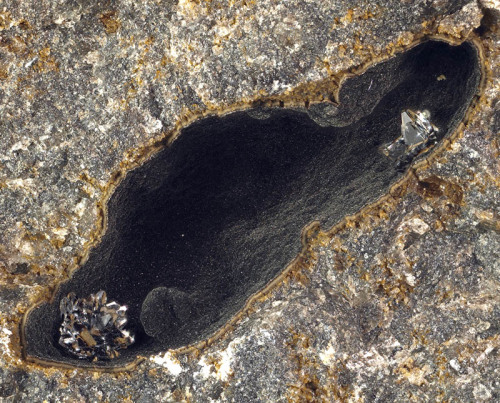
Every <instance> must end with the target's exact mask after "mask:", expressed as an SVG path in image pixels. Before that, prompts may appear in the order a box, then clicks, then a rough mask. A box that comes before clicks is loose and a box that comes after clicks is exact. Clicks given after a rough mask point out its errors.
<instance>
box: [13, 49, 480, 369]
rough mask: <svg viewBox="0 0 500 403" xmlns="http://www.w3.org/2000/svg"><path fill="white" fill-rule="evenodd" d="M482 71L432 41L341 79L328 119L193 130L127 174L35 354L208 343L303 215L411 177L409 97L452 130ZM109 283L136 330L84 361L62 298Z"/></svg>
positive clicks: (281, 264)
mask: <svg viewBox="0 0 500 403" xmlns="http://www.w3.org/2000/svg"><path fill="white" fill-rule="evenodd" d="M478 82H479V67H478V58H477V54H476V52H475V50H474V48H473V47H472V46H471V45H469V44H467V43H465V44H463V45H461V46H456V47H454V46H450V45H448V44H445V43H442V42H427V43H424V44H422V45H420V46H418V47H416V48H414V49H412V50H410V51H408V52H406V53H403V54H400V55H398V56H397V57H395V58H393V59H391V60H389V61H387V62H384V63H380V64H378V65H376V66H374V67H372V68H370V69H369V70H368V71H367V72H365V73H364V74H362V75H359V76H357V77H353V78H350V79H348V80H347V81H346V82H344V84H343V86H342V88H341V90H340V94H339V100H340V104H339V105H338V106H336V109H334V110H333V113H332V112H331V111H332V109H331V108H330V112H329V114H328V116H326V115H321V113H320V115H321V116H319V117H318V116H317V114H318V112H317V109H316V111H315V114H316V115H315V116H314V117H315V120H318V119H320V120H321V122H322V125H321V126H320V125H318V124H317V123H315V122H314V121H313V120H311V118H310V117H309V116H308V115H307V114H306V113H303V112H297V111H293V110H286V109H273V110H271V111H270V116H269V117H268V118H266V119H255V118H252V117H250V116H249V115H248V114H247V113H245V112H237V113H233V114H231V115H228V116H225V117H221V118H218V117H210V118H206V119H203V120H201V121H198V122H196V123H194V124H192V125H191V126H189V127H187V128H185V129H184V130H183V132H182V133H181V135H180V136H179V137H178V138H177V139H176V140H175V141H174V142H173V144H171V145H170V146H169V147H167V148H165V149H164V150H162V151H161V152H159V153H158V154H157V155H155V156H154V157H153V158H152V159H151V160H150V161H148V162H146V163H145V164H144V165H142V166H141V167H139V168H137V169H135V170H134V171H132V172H130V173H129V174H128V175H127V177H126V178H125V179H124V180H123V182H122V183H121V184H120V186H119V187H118V188H117V190H116V191H115V193H114V195H113V196H112V198H111V200H110V201H109V206H108V214H109V217H108V228H107V232H106V234H105V235H104V236H103V238H102V240H101V242H100V244H99V245H98V246H96V247H95V248H94V249H93V251H92V252H91V253H90V256H89V259H88V261H87V262H86V263H85V264H84V265H83V266H82V267H81V268H79V269H78V270H77V271H76V272H75V273H74V275H73V276H72V277H71V279H70V280H69V281H67V282H65V283H63V284H61V285H60V287H59V289H58V290H57V292H56V294H55V296H54V298H53V302H52V303H50V304H43V305H41V306H39V307H36V308H35V309H33V310H31V312H30V313H29V315H28V317H27V318H26V321H25V325H24V327H23V332H24V340H25V346H24V347H25V349H26V353H27V355H28V357H29V358H30V359H36V360H39V361H42V362H58V363H66V364H69V365H78V366H100V367H108V366H111V367H113V366H122V365H125V364H126V363H129V362H131V361H133V360H134V359H135V357H136V356H137V355H148V354H152V353H155V352H159V351H163V350H166V349H170V348H177V347H181V346H185V345H188V344H192V343H196V342H199V341H200V340H203V339H204V338H207V337H209V336H210V335H211V334H213V333H214V332H215V331H216V330H217V329H219V328H221V327H222V326H223V325H224V323H226V322H227V321H228V320H229V319H230V318H231V317H233V316H234V315H235V314H236V313H237V312H238V311H239V310H240V309H241V308H242V307H243V306H244V304H245V301H246V300H247V299H248V298H249V297H250V296H251V295H252V294H254V293H256V292H258V291H259V290H260V289H262V288H263V287H264V286H265V285H266V283H268V282H269V281H270V280H272V279H273V278H274V277H276V276H277V275H278V274H279V273H280V272H281V271H282V270H284V269H285V267H286V266H287V265H288V264H289V263H290V262H291V261H292V260H293V259H294V258H295V257H296V256H297V255H298V254H299V253H300V251H301V238H300V234H301V231H302V230H303V228H304V227H306V226H307V225H308V224H310V223H311V222H313V221H319V222H320V223H321V225H322V226H323V227H324V228H328V227H330V226H332V225H333V224H335V223H336V222H338V221H339V220H340V219H342V217H344V216H346V215H349V214H353V213H355V212H356V211H358V210H359V209H361V208H362V207H363V206H364V205H366V204H367V203H370V202H373V201H375V200H376V199H377V198H379V197H380V196H382V195H383V194H384V193H386V192H387V190H388V188H389V187H390V185H391V184H393V183H394V182H395V181H397V180H398V179H399V178H401V177H402V175H404V172H401V170H398V169H397V168H396V164H395V163H394V161H393V160H391V159H390V158H388V157H387V156H386V155H384V153H383V152H382V151H381V149H382V147H383V146H384V145H385V144H388V143H390V142H392V141H394V140H395V139H396V138H397V137H398V136H400V133H401V129H400V126H401V112H402V110H404V109H407V108H411V109H414V110H424V109H427V110H429V111H430V112H431V116H432V123H433V124H435V125H436V126H437V127H438V128H439V132H438V134H437V135H438V138H439V139H442V138H443V136H446V135H448V134H450V133H451V132H452V131H453V130H454V128H456V126H457V124H458V123H459V122H460V120H461V119H462V118H463V116H464V114H465V111H466V109H467V107H468V105H469V104H470V101H471V99H472V97H473V96H474V94H475V91H476V89H477V85H478ZM100 289H103V290H105V291H106V293H107V294H108V296H109V298H110V299H112V300H117V301H120V302H121V303H124V304H127V305H128V307H129V323H130V327H131V329H132V330H133V332H134V334H135V337H136V342H135V344H133V345H132V346H130V347H129V348H128V349H126V350H123V351H121V355H120V357H118V358H116V359H114V360H112V361H98V362H93V363H90V362H88V361H82V360H77V359H75V358H73V357H71V356H69V355H67V354H65V352H64V351H63V350H62V349H61V348H59V347H58V345H57V340H58V337H59V335H58V328H59V326H60V321H61V320H60V316H59V310H58V307H59V301H60V299H61V298H62V297H63V296H65V295H67V294H68V293H69V292H75V293H76V295H77V296H86V295H89V294H91V293H95V292H97V291H98V290H100Z"/></svg>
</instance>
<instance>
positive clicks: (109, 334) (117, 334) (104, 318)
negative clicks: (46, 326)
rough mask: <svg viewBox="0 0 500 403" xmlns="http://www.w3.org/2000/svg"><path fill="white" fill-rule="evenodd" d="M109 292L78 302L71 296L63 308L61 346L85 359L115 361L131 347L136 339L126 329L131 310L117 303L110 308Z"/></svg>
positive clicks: (62, 300) (73, 294)
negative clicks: (121, 351)
mask: <svg viewBox="0 0 500 403" xmlns="http://www.w3.org/2000/svg"><path fill="white" fill-rule="evenodd" d="M106 301H107V296H106V292H104V291H102V290H101V291H99V292H97V293H96V294H90V297H89V298H81V299H79V298H77V297H76V295H75V293H72V292H71V293H69V294H68V295H67V296H66V297H64V298H62V299H61V302H60V304H59V307H60V310H61V315H62V317H63V321H62V323H61V327H60V329H59V330H60V338H59V344H60V345H61V346H63V347H64V348H65V349H66V350H67V351H68V352H70V353H71V354H73V355H76V356H77V357H78V358H82V359H85V358H87V359H97V360H102V359H111V358H115V357H118V355H119V353H118V350H122V349H125V348H127V347H128V346H130V345H131V344H132V343H133V342H134V336H133V335H132V334H131V333H130V332H129V331H128V330H125V329H124V327H125V325H126V324H127V315H126V312H127V307H126V306H124V305H123V306H121V305H120V304H118V303H117V302H115V301H111V302H109V303H107V304H106Z"/></svg>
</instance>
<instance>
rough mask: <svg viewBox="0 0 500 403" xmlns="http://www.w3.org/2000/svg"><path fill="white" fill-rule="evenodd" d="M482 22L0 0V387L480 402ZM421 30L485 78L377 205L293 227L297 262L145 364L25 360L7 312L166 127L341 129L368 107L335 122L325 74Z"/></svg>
mask: <svg viewBox="0 0 500 403" xmlns="http://www.w3.org/2000/svg"><path fill="white" fill-rule="evenodd" d="M498 15H499V10H498V5H497V4H496V2H492V1H486V0H485V1H480V2H475V1H467V0H464V1H447V0H444V1H443V0H439V1H438V0H436V1H429V2H419V3H414V2H410V3H405V2H399V1H392V0H384V1H382V2H377V4H374V3H373V2H364V1H352V0H350V1H336V0H329V1H324V0H313V1H305V0H291V1H270V0H262V1H259V2H251V1H245V0H237V1H235V2H233V1H227V0H215V1H204V0H200V1H192V0H179V1H168V2H156V1H145V2H141V3H140V4H139V3H137V2H132V1H129V0H114V1H110V2H87V1H69V0H58V1H48V0H41V1H38V0H36V1H35V0H21V1H18V0H5V1H4V2H3V3H2V7H1V9H0V116H1V118H0V229H1V230H0V272H1V276H0V285H1V287H2V290H4V291H2V293H1V296H0V396H1V397H2V398H5V399H14V400H20V401H35V400H36V401H38V400H44V399H46V400H49V399H56V400H61V401H62V400H70V401H78V400H82V401H87V400H90V401H94V400H107V401H118V400H123V398H124V397H126V398H128V399H130V400H133V401H154V400H160V401H187V400H190V401H208V399H207V397H210V398H211V399H214V400H218V401H266V400H267V401H284V400H287V399H288V400H291V401H307V400H309V401H338V400H356V399H364V400H366V401H375V400H377V401H385V400H387V401H406V400H408V399H415V400H420V401H427V400H450V401H488V400H492V401H495V400H498V399H499V392H498V391H499V390H500V385H499V382H498V379H499V378H500V377H499V371H500V367H499V364H498V363H499V360H498V350H499V347H500V345H499V339H500V338H499V329H500V325H499V323H500V322H499V321H500V319H499V318H500V308H499V306H500V303H499V302H500V301H499V294H498V287H499V284H498V281H499V280H498V273H497V270H496V264H495V263H496V262H495V261H494V259H495V258H496V257H497V255H496V254H495V253H494V249H493V245H494V243H495V240H496V238H497V235H498V233H499V227H498V216H499V211H498V199H499V197H498V178H499V172H498V161H497V160H498V138H497V136H498V122H499V121H500V118H499V117H498V116H499V113H498V88H499V85H500V82H499V80H500V78H499V77H500V71H499V69H500V67H499V66H500V52H499V48H498V41H499V38H498V32H499V31H498ZM434 35H439V37H440V38H441V39H443V40H445V41H447V42H449V43H453V44H457V43H459V42H462V41H464V40H468V41H472V40H474V41H475V42H474V43H475V44H474V46H479V47H480V49H482V60H481V64H482V65H483V66H485V71H486V74H487V75H486V76H485V78H486V80H483V83H482V84H481V89H482V94H481V97H479V98H477V97H476V98H475V102H476V107H475V108H474V110H473V111H472V112H471V113H469V114H468V116H467V119H466V120H465V121H464V125H461V126H459V127H458V129H457V132H456V133H455V135H452V136H451V137H452V140H451V141H450V143H449V144H447V145H445V146H444V147H442V148H441V149H439V150H438V152H437V153H436V154H435V157H432V158H430V159H429V161H428V162H427V163H426V162H425V161H424V162H422V163H420V164H417V165H415V166H414V171H413V173H412V175H410V176H408V177H407V180H406V181H404V183H401V184H400V185H399V186H396V187H393V188H392V189H391V191H390V196H389V197H385V198H383V199H382V200H380V202H378V203H377V204H375V205H374V206H371V207H369V208H368V209H365V210H363V214H361V215H357V216H356V217H352V218H348V219H346V220H343V221H342V222H341V225H339V226H336V227H335V228H334V229H333V230H332V231H326V228H321V229H319V228H317V227H314V228H311V229H310V231H309V232H306V233H305V234H304V241H305V242H306V245H308V259H307V260H304V261H301V262H299V264H298V265H297V266H295V267H294V268H293V270H290V271H288V272H287V274H286V276H284V277H280V278H279V280H277V281H276V282H275V283H273V284H272V285H273V286H272V287H271V288H269V290H268V292H266V293H265V294H262V295H260V296H259V297H258V298H254V299H253V300H252V304H251V305H250V306H249V307H248V309H247V310H246V311H245V314H244V315H241V316H240V317H239V318H238V320H237V321H234V322H233V323H232V325H231V326H230V327H228V328H226V329H225V331H224V334H218V335H217V337H216V338H213V339H210V340H208V342H207V343H204V344H203V345H199V346H197V348H196V349H179V350H172V351H168V352H166V351H161V352H159V353H158V354H156V353H155V354H154V355H147V356H146V357H145V358H146V359H145V360H143V361H142V362H141V363H138V365H137V366H135V367H134V370H133V371H131V372H130V374H129V376H127V377H125V376H123V377H122V376H111V375H109V374H106V373H100V374H96V373H95V372H92V371H88V370H85V369H76V370H75V369H73V368H71V369H65V368H62V367H55V368H48V369H46V368H45V366H42V365H41V363H40V362H36V361H35V362H32V361H27V360H25V356H23V354H22V349H21V340H20V334H19V326H20V322H21V320H22V317H23V316H24V315H25V313H26V312H27V311H28V309H29V308H30V307H31V306H32V305H33V304H34V303H37V302H47V301H48V300H49V298H50V297H51V294H52V290H53V289H54V287H55V286H56V285H57V284H60V283H61V282H62V281H65V280H67V279H68V278H69V277H70V274H71V273H73V270H75V269H76V268H77V267H79V266H80V265H81V264H83V263H84V262H85V261H86V258H87V257H88V253H89V252H90V251H91V248H92V247H93V246H96V245H98V244H99V240H100V238H101V236H102V235H103V234H104V233H105V228H106V219H105V216H106V208H105V207H106V205H107V202H108V200H109V198H110V197H111V195H112V194H114V190H115V188H116V187H117V186H118V184H119V182H120V181H121V179H122V178H123V177H124V175H125V173H126V172H128V171H130V170H131V169H132V168H134V167H136V166H137V165H142V164H143V163H144V162H145V161H146V160H148V159H149V158H150V157H151V155H152V154H153V153H155V152H156V151H157V150H159V149H160V148H162V147H163V146H164V145H165V144H167V143H169V142H171V141H172V140H173V138H174V137H175V135H176V134H177V133H178V132H179V130H180V129H181V128H183V127H186V126H187V125H188V124H189V123H190V122H192V121H193V120H195V119H198V118H200V117H202V116H205V115H224V114H227V113H229V112H232V111H235V110H244V109H246V108H248V107H250V106H252V105H256V104H258V105H261V107H262V108H264V110H266V109H265V108H270V109H271V110H273V111H274V109H277V108H281V107H285V108H304V110H307V109H308V108H309V110H310V112H309V114H310V115H311V116H315V117H316V118H315V120H317V121H319V122H323V124H328V126H335V127H339V126H342V125H349V124H351V123H350V121H349V119H353V121H356V120H357V119H359V118H360V117H362V116H366V115H368V114H369V113H370V112H371V110H372V108H373V107H376V105H377V104H378V102H379V100H377V98H376V97H374V98H373V99H370V100H371V101H372V103H373V105H366V108H365V109H364V110H362V111H361V112H359V116H357V117H354V115H353V114H352V113H350V112H349V108H351V107H352V108H354V107H355V105H356V103H357V99H356V96H355V95H356V94H357V93H359V91H354V92H353V93H352V96H350V93H346V95H345V96H346V97H347V98H346V99H347V100H346V101H344V103H342V102H340V103H339V102H338V101H339V100H341V99H342V88H347V87H342V86H341V84H342V83H343V82H347V81H346V80H348V77H349V76H353V75H354V77H353V78H352V80H358V79H359V80H362V79H361V78H360V77H361V76H358V75H356V74H358V73H360V72H362V71H363V70H364V68H365V67H368V66H369V65H371V64H373V63H374V62H378V61H383V60H385V59H387V58H388V57H390V56H391V55H394V54H400V53H402V52H403V51H406V50H407V48H408V47H409V46H411V45H413V44H416V43H417V42H419V41H422V40H424V39H425V38H429V37H432V36H434ZM380 65H381V64H379V66H380ZM375 68H376V66H375ZM380 74H382V75H383V74H384V72H383V71H381V72H380ZM438 77H441V76H440V75H438V76H437V77H436V85H439V84H442V83H444V82H446V80H445V79H444V80H443V78H442V77H441V78H440V79H439V80H438ZM365 78H366V76H365ZM375 81H376V80H374V84H373V85H375ZM387 84H388V87H387V88H386V89H384V90H382V91H381V93H384V94H385V93H386V92H387V91H390V88H391V85H395V86H397V85H398V82H393V83H387ZM389 84H390V85H389ZM339 86H340V91H339ZM373 88H374V87H373V86H372V88H371V90H372V89H373ZM371 90H370V91H371ZM386 90H387V91H386ZM321 103H323V104H325V103H328V104H330V105H337V104H338V106H336V107H338V108H339V112H338V113H337V112H336V110H335V108H332V107H328V108H325V110H322V107H321V106H315V104H321ZM342 106H344V111H345V113H343V112H341V109H342ZM445 106H446V105H445ZM405 107H410V106H408V105H406V106H405ZM466 108H467V107H466V106H464V111H463V112H464V113H465V112H466V111H465V109H466ZM261 116H262V115H261ZM266 121H267V120H264V121H263V122H266ZM150 179H151V178H150ZM353 186H354V184H353ZM311 198H314V195H311ZM415 217H418V219H419V220H421V221H422V222H423V223H425V224H426V226H428V228H427V227H425V231H423V230H420V228H423V227H422V226H418V227H416V226H415V225H410V224H411V223H412V222H413V223H414V219H415ZM412 220H413V221H412ZM412 228H416V229H417V232H415V231H414V230H412ZM110 253H111V252H110ZM76 275H78V271H76V272H75V273H74V274H73V277H74V276H76ZM75 291H78V290H75ZM110 295H111V294H110ZM153 330H154V329H153ZM126 369H131V367H129V368H124V370H126Z"/></svg>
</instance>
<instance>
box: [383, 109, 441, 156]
mask: <svg viewBox="0 0 500 403" xmlns="http://www.w3.org/2000/svg"><path fill="white" fill-rule="evenodd" d="M430 115H431V114H430V112H429V111H428V110H424V111H416V112H415V111H412V110H411V109H406V110H404V111H403V112H401V136H399V137H398V138H397V139H396V140H394V141H393V142H392V143H391V144H389V145H387V146H386V147H385V148H384V153H385V154H386V155H387V156H389V157H391V158H393V159H396V160H397V161H398V163H397V165H398V166H402V165H405V163H408V162H409V161H411V159H412V158H414V157H415V156H417V155H418V154H420V153H421V152H422V151H424V150H425V149H426V148H427V147H429V146H431V145H433V144H434V143H435V142H436V133H437V132H438V131H439V129H438V128H437V127H436V126H435V125H433V124H432V123H431V121H430V120H429V119H430Z"/></svg>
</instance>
